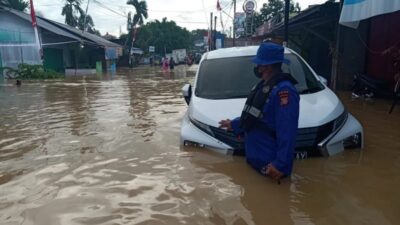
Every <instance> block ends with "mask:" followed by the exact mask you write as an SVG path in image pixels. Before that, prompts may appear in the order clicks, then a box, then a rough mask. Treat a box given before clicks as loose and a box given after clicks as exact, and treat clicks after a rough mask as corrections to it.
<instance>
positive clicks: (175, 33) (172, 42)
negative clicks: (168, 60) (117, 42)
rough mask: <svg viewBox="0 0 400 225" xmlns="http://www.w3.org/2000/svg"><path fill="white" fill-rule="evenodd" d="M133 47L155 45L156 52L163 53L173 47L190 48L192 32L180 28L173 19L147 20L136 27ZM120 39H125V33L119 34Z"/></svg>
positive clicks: (145, 48)
mask: <svg viewBox="0 0 400 225" xmlns="http://www.w3.org/2000/svg"><path fill="white" fill-rule="evenodd" d="M137 34H138V35H137V38H136V41H135V45H134V46H135V47H138V48H140V49H143V50H145V51H147V50H148V49H149V46H155V48H156V49H155V51H156V53H157V54H161V55H164V53H165V52H171V51H172V50H174V49H181V48H185V49H190V48H192V47H193V36H192V34H191V33H190V32H189V31H188V30H186V29H185V28H182V27H180V26H178V25H176V23H175V22H174V21H167V18H164V19H163V20H162V21H158V20H156V21H154V22H149V23H147V24H145V25H143V26H141V27H140V28H139V29H138V32H137ZM120 38H121V39H124V38H125V39H126V38H127V35H126V34H125V35H121V37H120Z"/></svg>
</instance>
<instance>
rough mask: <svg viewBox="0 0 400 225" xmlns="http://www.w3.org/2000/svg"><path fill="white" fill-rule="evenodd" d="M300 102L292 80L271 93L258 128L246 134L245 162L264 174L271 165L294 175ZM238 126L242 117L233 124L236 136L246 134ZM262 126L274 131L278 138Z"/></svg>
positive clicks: (282, 83) (287, 174) (278, 86)
mask: <svg viewBox="0 0 400 225" xmlns="http://www.w3.org/2000/svg"><path fill="white" fill-rule="evenodd" d="M256 88H258V90H257V91H259V92H261V91H262V85H258V86H257V87H256ZM299 101H300V97H299V94H298V93H297V91H296V88H295V87H294V85H293V84H292V83H291V82H290V81H281V82H280V83H278V84H277V85H276V86H275V87H274V88H273V89H272V90H271V93H270V96H269V97H268V99H267V101H266V104H265V105H264V107H263V117H262V118H261V119H259V120H258V121H257V126H254V127H253V128H251V129H250V130H248V131H246V132H245V148H246V159H247V162H248V163H249V164H250V165H251V166H252V167H254V168H255V169H256V170H258V171H260V172H261V171H262V170H263V169H265V167H266V166H267V165H268V164H269V163H272V164H273V166H274V167H275V168H276V169H278V170H279V171H280V172H282V173H283V174H284V175H285V176H289V175H290V174H291V172H292V168H293V154H294V148H295V144H296V134H297V128H298V120H299ZM239 124H240V117H238V118H235V119H234V120H232V122H231V125H232V129H233V130H234V132H235V133H236V134H240V133H243V130H241V129H240V127H239ZM262 126H267V127H269V128H271V129H272V130H275V132H276V137H273V136H272V135H271V134H270V133H269V132H267V131H266V130H265V129H263V128H262Z"/></svg>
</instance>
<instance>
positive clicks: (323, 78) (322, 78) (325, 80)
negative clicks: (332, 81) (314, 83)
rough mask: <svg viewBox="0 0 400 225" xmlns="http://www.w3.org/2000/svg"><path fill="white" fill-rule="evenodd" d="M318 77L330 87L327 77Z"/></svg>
mask: <svg viewBox="0 0 400 225" xmlns="http://www.w3.org/2000/svg"><path fill="white" fill-rule="evenodd" d="M318 77H319V80H320V81H321V82H322V83H323V84H325V85H326V86H328V80H327V79H325V77H323V76H318Z"/></svg>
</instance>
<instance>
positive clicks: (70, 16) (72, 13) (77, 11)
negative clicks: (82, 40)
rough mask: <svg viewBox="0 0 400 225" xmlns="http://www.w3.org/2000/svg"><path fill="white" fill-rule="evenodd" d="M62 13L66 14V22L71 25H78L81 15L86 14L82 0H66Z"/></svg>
mask: <svg viewBox="0 0 400 225" xmlns="http://www.w3.org/2000/svg"><path fill="white" fill-rule="evenodd" d="M64 1H65V5H64V7H63V8H62V11H61V15H63V16H65V23H66V24H68V25H70V26H71V27H78V25H79V18H80V15H82V14H84V12H83V10H82V8H81V3H82V0H64Z"/></svg>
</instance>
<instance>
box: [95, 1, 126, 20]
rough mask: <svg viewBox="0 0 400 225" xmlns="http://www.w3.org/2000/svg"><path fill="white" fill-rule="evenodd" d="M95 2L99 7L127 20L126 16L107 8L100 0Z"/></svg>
mask: <svg viewBox="0 0 400 225" xmlns="http://www.w3.org/2000/svg"><path fill="white" fill-rule="evenodd" d="M93 2H94V3H96V4H97V5H98V6H100V7H101V8H103V9H107V10H108V11H110V12H113V13H115V14H116V15H119V16H121V17H124V18H126V15H124V14H121V13H119V12H117V11H115V10H113V9H111V8H109V7H108V6H106V5H104V4H103V3H101V2H99V1H98V0H94V1H93Z"/></svg>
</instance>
